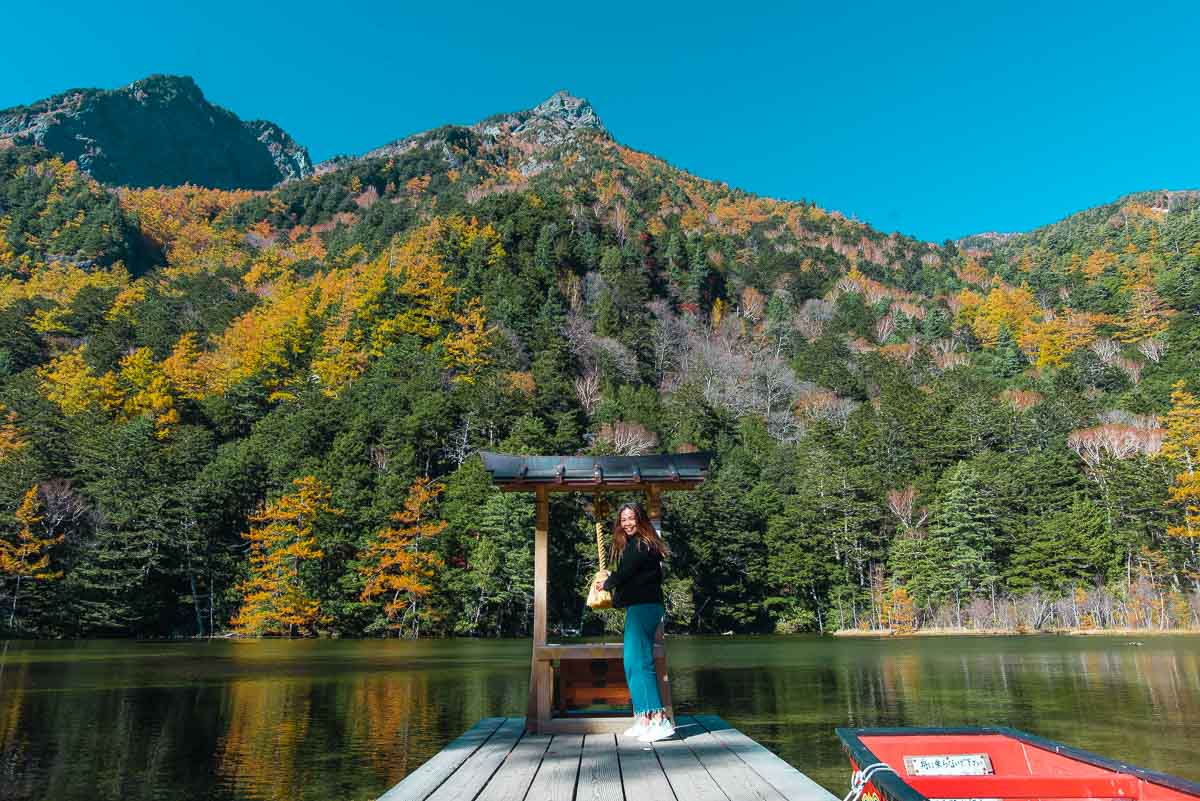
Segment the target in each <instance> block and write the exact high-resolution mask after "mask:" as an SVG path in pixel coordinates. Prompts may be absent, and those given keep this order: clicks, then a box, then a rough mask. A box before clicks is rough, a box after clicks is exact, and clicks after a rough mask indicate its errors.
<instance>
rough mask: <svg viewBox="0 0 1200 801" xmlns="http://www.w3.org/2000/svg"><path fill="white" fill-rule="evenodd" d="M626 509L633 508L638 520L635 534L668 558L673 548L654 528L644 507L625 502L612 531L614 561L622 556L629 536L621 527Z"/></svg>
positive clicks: (619, 510) (618, 512) (664, 557)
mask: <svg viewBox="0 0 1200 801" xmlns="http://www.w3.org/2000/svg"><path fill="white" fill-rule="evenodd" d="M626 509H632V510H633V515H634V519H635V520H637V528H636V529H634V532H633V536H634V537H636V538H637V539H638V540H641V541H642V542H644V543H645V544H646V545H648V546H650V548H651V549H653V550H655V551H657V552H658V555H659V556H660V557H662V558H663V559H666V558H667V557H668V556H670V555H671V549H670V548H668V547H667V543H666V542H665V541H664V540H663V538H662V537H660V536H658V532H657V531H655V530H654V525H653V524H652V523H651V522H650V517H649V515H647V514H646V510H645V509H643V508H642V505H641V504H640V503H623V504H621V508H620V509H618V510H617V519H616V520H614V521H613V531H612V561H614V562H615V561H616V560H617V559H619V558H620V557H621V553H622V552H624V550H625V542H626V540H627V539H628V537H626V536H625V529H624V528H622V527H621V515H623V514H625V510H626Z"/></svg>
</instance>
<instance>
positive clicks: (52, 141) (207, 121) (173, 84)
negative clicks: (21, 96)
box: [0, 75, 312, 189]
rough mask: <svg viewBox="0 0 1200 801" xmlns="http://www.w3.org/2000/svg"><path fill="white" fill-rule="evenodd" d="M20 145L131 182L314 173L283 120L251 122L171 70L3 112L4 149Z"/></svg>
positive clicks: (274, 179)
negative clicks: (282, 125)
mask: <svg viewBox="0 0 1200 801" xmlns="http://www.w3.org/2000/svg"><path fill="white" fill-rule="evenodd" d="M12 145H40V146H41V147H44V148H46V149H47V150H49V151H51V152H53V153H56V154H58V155H60V156H61V157H62V158H63V159H66V160H74V161H76V162H77V163H78V164H79V166H80V168H81V169H83V170H84V171H86V172H88V173H89V174H91V176H92V177H93V178H95V179H96V180H98V181H101V182H103V183H107V184H118V185H125V186H159V185H168V186H174V185H179V184H185V183H191V184H197V185H200V186H206V187H213V188H218V189H269V188H270V187H272V186H274V185H275V184H277V183H279V182H280V181H284V180H289V179H294V178H304V177H306V176H308V175H311V174H312V162H311V161H310V159H309V157H308V151H307V150H306V149H305V148H303V147H301V146H300V145H298V144H297V143H296V142H295V141H294V140H293V139H292V138H291V137H290V136H288V134H287V132H285V131H284V130H283V129H282V128H280V127H279V126H278V125H275V124H274V123H272V122H267V121H265V120H253V121H250V122H245V121H243V120H241V119H239V118H238V117H237V115H235V114H234V113H233V112H231V111H228V110H226V109H223V108H221V107H220V106H214V105H213V104H211V103H209V102H208V100H206V99H205V97H204V94H203V93H202V92H201V91H200V87H198V86H196V83H195V82H194V81H193V80H192V79H191V78H188V77H179V76H170V75H152V76H150V77H149V78H146V79H144V80H141V81H137V82H135V83H132V84H130V85H129V86H126V87H123V88H121V89H113V90H103V89H74V90H71V91H68V92H64V93H62V94H59V95H55V96H54V97H51V98H47V99H45V100H41V101H38V102H37V103H34V104H32V105H29V106H21V107H17V108H11V109H6V110H3V111H0V147H5V146H12Z"/></svg>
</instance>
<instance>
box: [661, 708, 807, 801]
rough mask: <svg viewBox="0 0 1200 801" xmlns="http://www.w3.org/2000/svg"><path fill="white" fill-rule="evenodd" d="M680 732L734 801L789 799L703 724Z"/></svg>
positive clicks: (688, 745) (780, 800)
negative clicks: (718, 739) (719, 740)
mask: <svg viewBox="0 0 1200 801" xmlns="http://www.w3.org/2000/svg"><path fill="white" fill-rule="evenodd" d="M689 722H692V721H689ZM679 734H680V735H681V736H682V737H683V742H684V743H685V744H686V745H687V747H688V748H689V749H691V751H692V753H693V754H694V755H695V757H696V759H697V760H698V761H699V762H700V764H701V765H703V766H704V769H705V770H707V771H708V774H709V775H710V776H711V777H712V779H713V781H715V782H716V783H717V785H718V786H719V787H720V788H721V791H722V792H723V793H724V794H725V795H726V796H728V797H729V799H730V801H787V799H786V798H785V797H784V796H783V794H782V793H780V792H779V791H778V790H776V789H775V788H774V787H772V786H771V785H770V783H768V782H767V780H766V779H764V778H763V777H762V776H759V775H758V774H757V773H755V772H754V771H753V770H751V769H750V766H749V765H747V764H746V763H745V762H743V761H742V760H740V759H738V758H737V756H736V755H735V754H734V753H733V752H732V751H730V750H729V749H728V748H726V747H725V746H724V745H722V744H721V743H720V742H718V741H717V739H716V738H715V737H714V736H713V735H712V734H711V733H709V731H708V730H707V729H705V728H704V727H703V726H700V725H699V724H697V725H695V726H692V727H689V728H686V729H682V730H681V731H680V732H679ZM676 792H678V790H677V791H676Z"/></svg>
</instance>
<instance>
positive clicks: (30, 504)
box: [0, 484, 63, 629]
mask: <svg viewBox="0 0 1200 801" xmlns="http://www.w3.org/2000/svg"><path fill="white" fill-rule="evenodd" d="M39 506H40V504H39V502H38V486H37V485H36V484H34V485H33V486H32V487H30V488H29V490H28V491H27V492H26V493H25V496H24V497H23V498H22V499H21V505H20V506H18V507H17V512H16V519H17V523H18V524H19V525H20V529H19V530H18V531H17V536H16V538H15V539H13V540H7V539H4V538H2V537H0V574H3V575H4V576H6V577H8V578H9V579H11V580H12V581H13V582H14V583H15V587H14V588H13V594H12V609H11V610H9V614H8V627H9V628H10V629H11V628H13V626H14V625H15V624H16V619H17V600H18V599H19V598H20V596H21V582H22V581H25V580H28V581H54V580H56V579H60V578H62V575H63V574H62V572H61V571H53V570H51V569H50V549H51V548H53V547H54V546H55V545H57V544H58V543H60V542H62V541H63V536H62V535H61V534H59V535H58V536H54V535H53V534H50V533H48V534H47V535H46V536H42V537H39V536H38V535H37V534H36V533H35V532H34V527H35V526H38V525H40V524H41V523H42V522H43V521H44V519H45V518H44V517H43V516H42V515H41V514H39V511H40V510H39Z"/></svg>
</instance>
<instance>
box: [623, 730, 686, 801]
mask: <svg viewBox="0 0 1200 801" xmlns="http://www.w3.org/2000/svg"><path fill="white" fill-rule="evenodd" d="M617 756H618V758H619V759H620V763H621V783H622V784H623V785H624V787H625V797H626V798H627V799H629V801H676V798H675V793H673V792H671V783H670V782H669V781H667V774H665V773H664V772H663V767H662V765H661V764H660V763H659V761H658V757H657V756H656V755H655V753H654V748H653V747H652V746H650V745H647V744H646V743H643V742H639V741H638V740H637V739H636V738H633V737H617ZM687 801H691V799H690V798H689V799H687Z"/></svg>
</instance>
